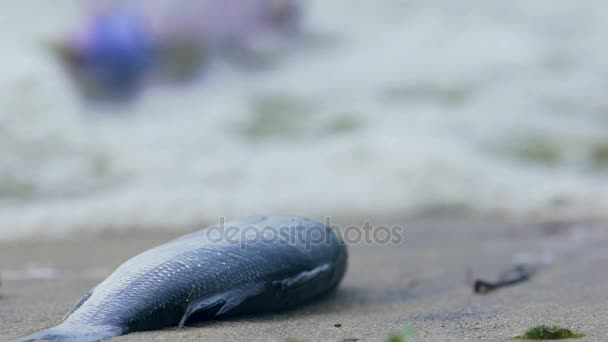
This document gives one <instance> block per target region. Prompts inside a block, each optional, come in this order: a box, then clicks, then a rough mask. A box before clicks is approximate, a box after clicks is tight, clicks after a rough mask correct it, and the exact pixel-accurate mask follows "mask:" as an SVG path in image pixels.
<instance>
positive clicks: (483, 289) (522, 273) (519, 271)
mask: <svg viewBox="0 0 608 342" xmlns="http://www.w3.org/2000/svg"><path fill="white" fill-rule="evenodd" d="M534 273H536V267H533V266H531V265H526V264H519V265H516V266H515V267H513V268H511V269H509V270H507V271H506V272H503V273H502V274H501V275H500V276H499V278H498V281H495V282H490V281H485V280H482V279H477V280H475V282H474V284H473V292H474V293H476V294H488V293H490V292H492V291H495V290H498V289H501V288H503V287H507V286H513V285H517V284H519V283H523V282H525V281H528V280H530V278H531V277H532V275H533V274H534Z"/></svg>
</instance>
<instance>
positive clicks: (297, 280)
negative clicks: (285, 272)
mask: <svg viewBox="0 0 608 342" xmlns="http://www.w3.org/2000/svg"><path fill="white" fill-rule="evenodd" d="M331 270H332V267H331V265H330V264H323V265H321V266H319V267H317V268H314V269H312V270H310V271H304V272H301V273H299V274H297V275H295V276H293V277H290V278H285V279H282V280H275V281H273V282H272V285H273V286H276V287H280V288H281V289H282V290H289V289H295V288H298V287H300V286H304V285H306V284H308V283H310V282H311V281H313V280H314V279H316V278H318V277H320V276H322V275H325V274H327V273H328V272H331Z"/></svg>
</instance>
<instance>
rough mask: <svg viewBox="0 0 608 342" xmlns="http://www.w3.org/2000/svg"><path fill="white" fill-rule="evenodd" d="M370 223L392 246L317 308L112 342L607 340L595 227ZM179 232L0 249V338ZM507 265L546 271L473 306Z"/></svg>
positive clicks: (50, 314) (606, 255)
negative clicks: (479, 290)
mask: <svg viewBox="0 0 608 342" xmlns="http://www.w3.org/2000/svg"><path fill="white" fill-rule="evenodd" d="M376 222H377V223H379V222H378V221H376ZM381 223H383V224H395V223H396V224H401V225H404V226H405V227H406V230H405V231H404V240H403V242H402V243H401V244H398V245H385V246H381V245H353V246H350V247H349V252H350V259H349V270H348V272H347V275H346V277H345V279H344V282H343V283H342V285H341V287H340V288H339V290H338V291H337V292H336V293H334V294H332V295H331V296H329V297H327V298H324V299H322V300H320V301H317V302H315V303H311V304H310V305H307V306H304V307H301V308H298V309H295V310H291V311H287V312H282V313H276V314H265V315H259V316H244V317H235V318H231V319H228V320H223V321H213V322H207V323H202V324H199V325H197V326H193V327H187V328H184V329H166V330H163V331H156V332H147V333H136V334H130V335H127V336H123V337H118V338H116V339H113V340H116V341H121V340H122V341H285V340H286V339H287V338H300V339H303V340H307V341H357V340H360V341H382V340H384V339H385V338H386V337H387V336H389V335H390V334H391V333H392V332H394V331H397V330H399V329H400V327H401V326H402V325H403V324H406V323H408V322H409V323H410V324H411V325H412V326H413V327H414V328H413V334H412V335H411V340H414V341H438V340H441V341H449V340H453V341H463V340H466V339H468V340H479V339H482V340H505V341H506V340H508V339H509V338H510V337H512V336H514V335H517V334H520V333H522V332H523V331H524V330H525V329H527V328H529V327H531V326H533V325H537V324H559V325H562V326H565V327H569V328H573V329H576V330H579V331H581V332H584V333H586V334H587V335H588V337H587V339H588V340H604V339H605V336H606V334H608V321H607V320H606V312H607V309H608V306H607V304H606V303H608V291H606V288H607V286H608V273H606V272H605V270H606V265H607V264H608V250H606V248H605V247H606V244H605V242H606V241H607V240H604V235H603V233H601V231H602V230H606V232H607V233H608V229H605V228H608V227H606V225H605V224H604V225H602V224H597V223H596V224H593V225H578V227H579V228H572V227H573V226H572V225H566V224H551V225H548V224H544V225H536V224H523V223H507V222H500V223H497V222H496V221H490V220H462V219H459V220H447V219H442V220H416V221H412V222H409V221H404V220H397V219H394V220H388V219H387V220H384V221H383V222H381ZM180 234H181V233H174V234H171V233H166V232H164V233H154V232H146V233H142V232H139V233H128V234H104V235H101V236H80V237H78V238H73V239H71V240H56V241H27V242H11V243H8V242H4V243H0V274H1V276H2V287H1V288H0V340H2V339H6V338H13V337H18V336H21V335H25V334H29V333H32V332H35V331H37V330H40V329H44V328H47V327H49V326H52V325H54V324H57V323H59V322H60V320H61V317H62V316H63V314H64V313H65V312H66V310H67V309H68V308H69V307H70V306H71V305H73V304H74V303H75V302H76V301H77V299H78V298H79V297H80V296H81V295H82V294H84V293H85V292H86V291H88V290H89V289H90V288H91V287H93V286H94V285H96V284H97V283H98V282H100V281H101V280H103V279H104V278H105V277H106V276H107V275H108V274H109V273H110V272H111V271H112V270H113V269H114V268H115V267H116V266H118V265H119V264H120V263H122V262H123V261H125V260H126V259H128V258H129V257H131V256H133V255H135V254H137V253H139V252H141V251H143V250H145V249H147V248H149V247H152V246H155V245H157V244H159V243H162V242H164V241H166V240H169V239H171V238H173V237H175V236H177V235H180ZM538 252H542V253H538ZM522 253H523V254H522ZM534 255H536V256H534ZM514 257H515V258H520V259H521V258H524V259H525V258H528V260H537V261H538V260H540V261H543V262H550V263H549V264H547V265H545V266H543V267H541V268H540V269H539V272H538V273H537V275H536V276H534V277H533V278H532V279H531V280H530V281H528V282H525V283H522V284H520V285H517V286H513V287H510V288H506V289H503V290H500V291H497V292H494V293H491V294H488V295H483V296H480V295H474V294H473V293H472V289H471V284H470V277H469V276H467V274H471V271H469V270H472V273H473V274H474V275H475V276H476V277H477V276H479V277H483V278H488V279H489V280H492V279H493V278H495V277H497V275H498V273H499V272H500V271H502V270H504V269H505V268H508V266H509V265H510V264H511V263H512V262H513V259H514ZM530 258H532V259H530ZM336 324H339V325H341V326H340V327H336Z"/></svg>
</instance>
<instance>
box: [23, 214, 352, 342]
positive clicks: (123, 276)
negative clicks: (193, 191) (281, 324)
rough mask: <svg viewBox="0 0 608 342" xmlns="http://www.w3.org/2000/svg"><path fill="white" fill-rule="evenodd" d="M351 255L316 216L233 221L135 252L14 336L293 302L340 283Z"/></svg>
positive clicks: (83, 335) (101, 329)
mask: <svg viewBox="0 0 608 342" xmlns="http://www.w3.org/2000/svg"><path fill="white" fill-rule="evenodd" d="M346 261H347V252H346V246H345V245H344V243H343V242H342V241H341V239H340V238H339V237H338V236H337V234H336V232H335V231H334V230H333V229H331V228H329V227H326V226H325V225H324V224H322V223H319V222H316V221H313V220H309V219H305V218H281V217H251V218H245V219H241V220H238V221H233V222H227V223H225V224H223V225H219V226H212V227H209V228H207V229H204V230H202V231H199V232H195V233H192V234H189V235H185V236H183V237H181V238H178V239H176V240H174V241H171V242H168V243H166V244H163V245H160V246H158V247H155V248H152V249H150V250H148V251H146V252H144V253H142V254H140V255H138V256H136V257H134V258H132V259H130V260H128V261H127V262H125V263H124V264H122V265H121V266H119V267H118V268H117V269H116V270H115V271H114V272H113V273H112V274H111V275H110V276H109V277H108V278H106V279H105V280H104V281H103V282H102V283H100V284H99V285H98V286H96V287H95V288H94V289H92V290H91V291H90V292H89V293H88V294H87V295H85V296H84V297H83V298H82V299H81V300H80V301H79V302H78V303H77V304H76V306H75V307H74V308H73V309H72V310H71V311H70V312H69V313H68V315H67V317H66V318H65V320H64V321H63V322H62V323H61V324H59V325H58V326H56V327H54V328H50V329H48V330H45V331H42V332H40V333H37V334H33V335H30V336H27V337H24V338H21V339H17V340H14V341H32V340H36V339H47V340H51V341H58V342H62V341H64V342H67V341H71V342H93V341H100V340H104V339H107V338H110V337H113V336H119V335H124V334H128V333H130V332H136V331H148V330H157V329H162V328H166V327H172V326H180V327H181V326H184V325H185V324H187V323H189V322H197V321H204V320H208V319H212V318H217V317H224V316H229V315H236V314H245V313H247V314H254V313H263V312H270V311H277V310H282V309H286V308H291V307H294V306H297V305H300V304H304V303H307V302H309V301H311V300H313V299H315V298H317V297H319V296H321V295H323V294H326V293H328V292H329V291H331V290H332V289H334V288H336V287H337V286H338V284H339V282H340V281H341V279H342V277H343V275H344V273H345V271H346Z"/></svg>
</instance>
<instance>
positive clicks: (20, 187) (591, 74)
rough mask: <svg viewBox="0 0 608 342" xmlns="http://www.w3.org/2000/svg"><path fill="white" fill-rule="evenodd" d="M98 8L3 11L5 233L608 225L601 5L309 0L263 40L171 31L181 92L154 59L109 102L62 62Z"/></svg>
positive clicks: (0, 199)
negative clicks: (353, 224) (442, 222)
mask: <svg viewBox="0 0 608 342" xmlns="http://www.w3.org/2000/svg"><path fill="white" fill-rule="evenodd" d="M256 1H257V0H256ZM271 1H272V0H271ZM277 1H279V2H281V0H277ZM277 1H274V2H277ZM178 2H180V0H173V1H165V5H166V4H167V3H172V6H173V3H178ZM181 2H182V3H185V2H187V1H185V0H184V1H181ZM232 2H235V3H238V2H239V1H232ZM240 2H245V3H246V2H247V1H246V0H241V1H240ZM98 3H100V1H97V2H85V1H76V0H54V1H47V0H30V1H19V0H3V1H2V4H1V5H0V8H1V10H0V45H1V46H2V49H1V55H2V57H1V58H0V62H1V63H0V239H14V238H24V237H29V236H34V235H35V236H49V237H58V236H64V235H67V234H72V233H75V232H82V231H84V232H96V231H101V230H107V229H111V230H123V229H125V230H126V229H140V228H141V229H167V230H171V229H185V228H190V227H194V226H198V225H201V224H204V223H208V222H216V221H217V218H218V217H219V216H228V217H234V216H241V215H250V214H299V215H312V216H317V217H323V216H339V217H362V216H363V217H367V216H373V215H399V216H406V217H408V216H417V215H429V216H436V215H446V214H448V215H465V216H468V215H472V216H493V215H499V216H501V217H507V218H513V219H519V218H524V219H538V218H543V219H547V218H548V219H556V220H557V219H568V218H577V219H580V218H583V219H586V218H596V217H599V218H605V217H606V213H607V210H606V209H607V208H608V186H607V185H608V184H607V176H608V135H607V133H606V132H607V130H608V97H607V96H606V90H607V89H608V74H607V73H606V70H608V48H606V46H607V45H606V37H608V24H607V23H608V4H607V3H606V2H604V1H599V0H597V1H594V0H589V1H579V2H573V1H565V0H563V1H561V0H560V1H557V0H550V1H549V0H546V1H526V0H514V1H509V2H503V1H487V0H469V1H459V2H454V1H451V0H432V1H409V0H383V1H372V0H362V1H352V0H331V1H321V0H307V1H302V2H301V4H299V5H298V6H299V7H298V8H299V10H298V12H297V15H296V16H297V18H295V17H294V18H291V19H289V20H290V22H292V24H293V25H296V26H297V29H295V30H294V27H292V26H293V25H292V24H290V25H287V26H290V28H289V31H290V34H288V35H281V37H277V36H278V35H275V33H276V32H277V31H282V30H283V29H284V27H283V26H281V27H280V28H278V29H275V28H274V27H271V28H270V29H268V30H266V28H265V29H264V30H261V31H264V33H263V34H260V35H259V36H263V39H262V38H260V39H258V36H257V35H256V34H254V33H252V32H257V31H256V30H251V27H247V26H246V25H245V27H241V28H237V30H241V31H239V32H246V33H247V34H246V35H245V36H244V37H241V36H239V34H236V36H238V37H237V38H234V36H235V35H232V36H230V37H228V38H226V36H222V35H206V34H201V32H202V33H206V32H203V31H205V30H211V29H210V28H209V27H204V26H203V27H199V26H197V25H193V26H192V27H190V26H187V25H186V26H187V27H186V28H184V29H183V32H186V33H185V34H183V32H182V31H180V30H181V29H180V30H177V31H179V32H182V33H179V32H178V33H177V34H175V35H174V33H175V32H174V31H171V29H170V28H171V27H174V26H172V24H171V23H177V22H181V21H180V20H179V19H175V17H172V18H173V19H172V20H169V21H168V22H169V24H167V23H164V24H162V23H161V24H158V25H156V26H154V25H152V26H154V30H151V31H154V35H155V36H154V35H153V36H154V37H162V39H161V38H158V39H157V42H158V41H162V42H163V44H165V45H167V44H168V45H171V46H174V45H172V44H171V43H172V42H174V41H179V42H180V43H181V42H182V40H180V39H181V38H183V37H187V38H188V39H186V41H187V42H189V43H192V42H196V43H194V45H188V44H186V48H184V49H185V50H184V49H182V47H183V46H184V45H182V44H177V45H179V48H177V49H174V48H173V47H170V48H169V50H170V51H169V52H174V51H177V55H178V56H183V54H181V52H183V51H186V52H185V53H186V56H187V57H186V61H192V60H195V63H193V64H191V65H187V66H189V68H187V70H188V71H191V72H189V74H188V75H187V76H188V77H185V78H187V80H185V81H183V82H182V81H180V82H174V80H166V77H164V78H163V77H159V76H158V75H159V74H162V73H161V72H159V70H161V69H162V70H163V72H164V71H166V64H164V63H162V58H160V57H159V59H158V60H154V61H153V62H149V61H148V60H147V59H146V58H147V57H146V58H144V59H145V60H146V61H147V62H146V63H148V62H149V64H145V70H147V71H146V75H148V74H149V75H152V76H151V77H149V78H148V77H147V76H146V77H143V76H142V77H139V76H140V75H143V74H137V76H138V77H137V78H136V81H133V82H134V83H124V82H130V81H131V80H132V79H129V80H124V79H119V80H117V79H113V78H110V77H106V76H105V75H107V74H103V73H102V75H103V77H105V78H104V82H106V81H107V82H110V83H111V85H114V86H116V87H110V88H104V87H107V86H108V84H103V85H101V86H99V88H96V92H97V95H99V93H100V92H101V93H103V92H104V91H105V90H107V89H111V90H112V94H111V96H108V97H106V98H104V99H103V100H102V101H98V99H93V100H92V99H91V96H90V94H89V93H87V91H88V90H87V89H88V88H87V89H84V90H85V91H83V88H86V87H88V86H90V84H89V85H86V84H85V83H86V82H84V83H83V81H82V79H79V77H80V76H78V77H75V76H74V71H73V70H69V68H68V67H66V63H82V61H83V59H82V58H83V57H82V55H79V54H77V53H74V51H71V52H70V51H66V49H65V46H61V44H66V43H65V42H66V41H69V42H74V41H75V40H78V39H86V35H85V38H82V37H80V38H74V37H77V36H78V34H75V33H74V32H77V31H79V30H80V32H82V31H83V30H84V31H86V30H87V29H86V24H85V25H84V27H85V28H83V23H86V22H87V21H90V20H89V19H90V18H91V17H95V14H92V13H96V11H100V10H99V8H97V7H96V6H98V5H99V4H98ZM133 3H134V5H133V7H132V8H130V9H129V11H130V12H129V13H146V14H145V16H143V17H145V18H147V19H146V20H148V19H149V20H150V21H154V20H152V19H150V18H151V17H154V18H157V17H156V16H157V15H159V14H158V13H159V12H163V11H167V10H166V9H160V7H156V5H152V3H153V2H145V1H140V2H139V3H137V1H135V2H133ZM155 3H158V1H155ZM175 6H176V7H172V8H180V6H181V5H179V4H178V5H175ZM161 7H162V6H161ZM237 8H241V9H242V8H244V7H240V6H237ZM224 10H226V9H220V10H218V11H219V12H214V14H213V15H211V17H213V18H216V19H217V20H218V21H219V22H224V21H225V20H223V18H224V17H223V16H224V15H228V14H226V13H229V12H226V13H224V12H222V11H224ZM233 10H234V9H233ZM170 11H172V10H170ZM226 11H228V10H226ZM237 11H239V9H237ZM185 12H186V13H190V14H192V13H197V12H189V11H185ZM150 13H152V14H150ZM165 13H166V12H165ZM281 13H283V12H281ZM199 14H200V15H201V18H205V13H204V9H203V12H202V13H199ZM161 17H162V16H161ZM87 18H89V19H87ZM194 18H195V19H194V22H196V21H197V19H196V18H197V16H196V15H194ZM206 18H207V20H208V19H209V16H207V17H206ZM234 18H236V19H234V20H235V21H236V22H239V23H242V22H244V21H243V20H241V19H239V18H241V17H239V16H238V15H237V16H235V17H234ZM265 18H266V17H265ZM281 18H283V17H281ZM281 18H280V19H281ZM265 20H266V19H265ZM296 21H297V24H296V23H295V22H296ZM161 22H162V20H161ZM205 22H208V21H205ZM251 25H254V26H255V25H262V26H264V25H263V24H259V23H253V24H251ZM121 27H122V26H121ZM256 27H257V26H256ZM197 30H199V31H198V32H196V31H197ZM127 31H128V30H127ZM169 31H171V32H169ZM292 31H297V33H294V32H292ZM129 32H131V33H132V32H133V31H129ZM159 32H160V33H159ZM167 32H169V33H167ZM269 32H270V33H271V34H267V33H269ZM292 33H293V34H292ZM81 36H82V35H81ZM210 36H211V38H209V37H210ZM65 37H68V38H65ZM133 37H135V36H133ZM137 37H138V36H137ZM175 37H178V38H175ZM269 37H270V38H269ZM199 38H200V40H198V39H199ZM133 39H135V40H136V41H137V42H141V40H138V39H140V38H133ZM155 39H156V38H155ZM226 41H228V42H227V43H226ZM268 42H270V43H268ZM199 43H200V46H199V45H198V44H199ZM100 44H101V43H100ZM159 44H160V43H159ZM159 44H157V45H159ZM160 45H162V44H160ZM165 45H163V46H165ZM146 46H147V45H146ZM193 46H194V48H193ZM209 46H213V48H211V49H209V48H208V47H209ZM226 46H228V48H227V47H226ZM234 46H237V48H236V49H235V48H234ZM270 46H271V47H270ZM210 50H212V52H211V53H210V54H208V53H205V54H204V57H202V55H203V54H202V53H201V51H205V52H208V51H210ZM138 51H140V52H141V51H148V50H145V49H144V50H138ZM163 51H165V50H163ZM148 52H149V51H148ZM148 52H146V53H148ZM169 54H170V55H171V56H174V55H173V54H171V53H169ZM146 56H147V55H146ZM209 56H212V57H209ZM190 57H191V58H190ZM178 59H180V58H178ZM159 60H161V61H159ZM203 60H204V61H203ZM138 61H139V60H138ZM180 61H183V59H180ZM142 63H143V62H142ZM119 64H120V63H119ZM199 64H200V65H199ZM120 65H121V67H125V65H124V64H120ZM137 65H138V66H140V64H137ZM142 65H143V64H142ZM180 65H182V64H180ZM113 66H114V64H111V65H110V66H108V65H104V68H111V67H113ZM193 69H196V71H192V70H193ZM90 70H91V69H87V71H86V72H89V71H90ZM103 70H106V71H107V70H109V69H103ZM129 70H131V71H132V70H134V69H129ZM136 70H137V72H140V69H136ZM141 70H143V69H141ZM150 70H151V71H150ZM180 70H181V69H180ZM95 72H99V70H98V69H95ZM96 75H98V74H96ZM118 75H120V76H124V75H126V74H125V71H124V69H120V72H119V73H118ZM133 75H135V73H134V74H133ZM190 76H191V77H190ZM108 80H110V81H108ZM113 82H118V83H113ZM121 82H122V83H121ZM125 84H128V85H129V87H124V88H121V87H120V85H125ZM117 89H118V90H119V91H118V92H117V91H116V90H117ZM122 95H124V96H122ZM95 96H96V95H93V97H95Z"/></svg>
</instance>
